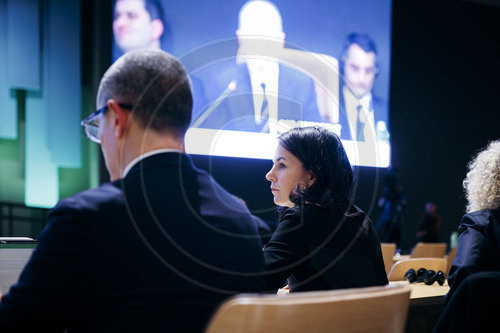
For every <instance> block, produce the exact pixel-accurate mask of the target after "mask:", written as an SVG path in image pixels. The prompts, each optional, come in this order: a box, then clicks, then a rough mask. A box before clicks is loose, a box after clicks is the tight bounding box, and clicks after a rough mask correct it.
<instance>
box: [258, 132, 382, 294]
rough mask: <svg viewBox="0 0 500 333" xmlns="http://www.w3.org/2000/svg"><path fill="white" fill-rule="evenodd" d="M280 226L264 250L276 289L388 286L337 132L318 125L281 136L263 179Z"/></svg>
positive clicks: (370, 225) (369, 223) (272, 283)
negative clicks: (268, 186) (355, 201)
mask: <svg viewBox="0 0 500 333" xmlns="http://www.w3.org/2000/svg"><path fill="white" fill-rule="evenodd" d="M266 178H267V180H269V181H270V182H271V191H272V193H273V196H274V203H275V204H277V205H278V206H280V207H279V209H278V212H279V224H278V227H277V228H276V231H275V232H274V234H273V236H272V238H271V240H270V241H269V243H268V244H267V246H266V247H265V249H264V257H265V261H266V267H267V271H268V275H267V277H268V283H269V287H270V288H271V289H273V290H274V289H278V288H281V287H283V286H284V285H285V284H286V280H287V279H288V285H289V288H290V290H291V291H306V290H324V289H340V288H356V287H367V286H377V285H384V284H387V283H388V281H387V276H386V273H385V268H384V262H383V259H382V253H381V250H380V242H379V240H378V237H377V233H376V231H375V228H374V226H373V224H372V222H371V221H370V219H369V218H368V217H367V216H366V215H365V214H364V213H363V212H362V211H361V210H360V209H359V208H357V207H356V206H354V205H353V204H352V202H351V201H352V200H351V192H352V186H353V175H352V170H351V165H350V163H349V160H348V158H347V155H346V153H345V151H344V148H343V146H342V143H341V141H340V139H339V138H338V136H337V135H335V134H334V133H332V132H330V131H328V130H326V129H323V128H319V127H305V128H294V129H292V130H290V131H289V132H287V133H284V134H282V135H281V136H280V137H279V144H278V148H277V149H276V155H275V158H274V165H273V167H272V169H271V170H270V171H269V172H268V173H267V175H266Z"/></svg>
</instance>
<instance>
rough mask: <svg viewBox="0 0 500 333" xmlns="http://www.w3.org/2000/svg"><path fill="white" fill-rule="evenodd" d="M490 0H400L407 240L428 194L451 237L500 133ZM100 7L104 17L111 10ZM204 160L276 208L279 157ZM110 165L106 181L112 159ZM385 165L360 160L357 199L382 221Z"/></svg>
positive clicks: (394, 85) (497, 14) (234, 187)
mask: <svg viewBox="0 0 500 333" xmlns="http://www.w3.org/2000/svg"><path fill="white" fill-rule="evenodd" d="M487 3H488V2H487V1H483V2H482V3H481V2H480V1H476V2H474V1H456V0H455V1H451V0H450V1H439V2H438V1H431V0H419V1H406V0H394V2H393V11H392V16H393V25H392V27H393V29H392V55H391V59H392V69H391V90H390V96H391V100H390V108H391V111H390V127H391V133H392V144H393V155H392V165H393V167H395V168H397V169H398V170H399V173H400V177H401V183H402V186H403V187H404V190H405V194H406V196H407V199H408V204H407V207H406V211H405V224H404V227H403V247H405V248H406V249H410V248H411V247H412V246H413V245H414V242H415V232H416V228H417V222H418V219H419V218H420V216H421V214H422V212H423V209H424V205H425V202H426V201H434V202H435V203H436V204H437V209H438V212H439V213H440V214H441V215H442V218H443V230H442V233H441V239H442V240H443V241H448V240H449V236H450V233H451V232H452V231H454V230H456V228H457V227H458V224H459V222H460V218H461V216H462V215H463V213H464V207H465V199H464V196H463V191H462V187H461V183H462V180H463V178H464V177H465V174H466V166H467V163H468V162H469V160H470V159H471V157H472V156H473V155H474V154H475V153H476V152H477V150H478V149H480V148H482V147H484V146H485V145H486V144H487V143H488V141H489V140H492V139H499V138H500V130H499V124H500V110H499V109H500V108H499V106H498V105H499V103H498V102H499V99H498V96H499V92H498V90H499V88H500V61H499V60H500V52H499V48H498V43H499V42H500V40H499V36H498V22H500V7H498V6H497V5H494V3H493V2H491V3H490V4H489V5H488V4H487ZM101 10H102V9H101ZM107 10H110V8H107ZM89 12H92V11H89ZM100 13H101V14H100V15H101V16H100V18H101V24H100V26H101V27H102V26H105V25H102V22H103V21H102V19H103V17H105V15H102V12H100ZM109 17H111V16H109ZM83 21H84V22H85V18H84V20H83ZM94 22H95V21H94ZM93 29H94V30H95V31H94V34H95V35H97V36H101V35H99V33H98V31H99V27H96V25H95V24H94V27H93ZM96 31H97V32H96ZM101 31H102V30H101ZM101 37H102V36H101ZM110 37H111V36H107V38H110ZM94 38H97V37H96V36H94ZM109 41H110V39H109ZM99 43H100V44H99ZM98 44H99V45H100V47H101V49H102V52H104V53H105V54H106V55H107V54H109V51H110V50H109V49H108V50H106V49H105V48H106V45H111V43H108V44H106V43H105V40H103V39H102V38H101V39H100V42H99V38H98ZM108 47H110V46H108ZM84 49H85V48H84ZM84 59H85V57H84ZM92 59H94V61H100V63H98V64H94V68H97V69H95V71H94V73H95V75H100V74H102V72H103V71H104V70H105V69H106V67H107V66H108V65H109V61H108V60H106V59H110V58H107V57H102V56H97V55H95V54H94V56H93V58H92ZM94 81H95V79H94ZM96 88H97V87H96V85H95V83H94V84H93V89H96ZM94 96H95V95H94ZM194 160H195V163H196V164H197V165H198V166H199V167H201V168H204V169H206V170H208V171H209V172H210V173H211V174H213V176H214V177H215V178H216V179H217V180H218V181H219V182H220V183H221V184H222V185H223V186H225V187H226V188H227V189H228V190H229V191H230V192H232V193H234V194H236V195H239V196H240V197H242V198H243V199H244V200H245V201H246V202H247V204H248V206H249V208H250V209H251V210H252V211H253V212H254V213H255V214H257V215H260V216H262V217H264V218H272V217H273V211H274V205H273V203H272V196H271V194H270V192H269V183H268V182H267V181H266V180H265V178H264V176H265V174H266V172H267V171H268V169H269V168H270V167H271V162H270V161H263V160H250V159H235V158H222V157H213V158H211V157H206V156H194ZM101 171H102V172H101V173H102V174H101V180H103V181H104V180H106V179H107V175H106V172H105V169H104V166H103V165H101ZM385 173H386V170H383V169H373V168H359V169H357V170H356V174H357V187H356V191H355V195H356V204H357V205H358V206H360V207H361V208H362V209H363V210H365V211H366V212H367V213H368V214H369V216H370V217H371V218H372V219H373V220H374V221H375V220H376V219H377V218H378V216H379V211H378V210H377V209H376V205H375V203H376V201H377V199H378V197H379V195H380V194H381V190H382V189H381V186H382V179H383V176H384V175H385Z"/></svg>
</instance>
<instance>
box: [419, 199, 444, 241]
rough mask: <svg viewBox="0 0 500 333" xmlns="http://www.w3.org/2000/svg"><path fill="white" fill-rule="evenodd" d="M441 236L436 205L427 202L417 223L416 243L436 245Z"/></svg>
mask: <svg viewBox="0 0 500 333" xmlns="http://www.w3.org/2000/svg"><path fill="white" fill-rule="evenodd" d="M440 234H441V215H439V214H438V213H437V211H436V204H434V203H432V202H427V203H426V204H425V212H424V214H423V215H422V217H421V218H420V221H419V222H418V228H417V242H424V243H437V242H439V235H440Z"/></svg>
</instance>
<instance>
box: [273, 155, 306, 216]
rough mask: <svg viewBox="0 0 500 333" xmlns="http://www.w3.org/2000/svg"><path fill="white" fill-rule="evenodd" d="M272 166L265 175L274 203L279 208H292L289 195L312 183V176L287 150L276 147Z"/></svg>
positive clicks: (292, 204)
mask: <svg viewBox="0 0 500 333" xmlns="http://www.w3.org/2000/svg"><path fill="white" fill-rule="evenodd" d="M273 162H274V164H273V167H272V168H271V170H269V172H268V173H267V175H266V179H267V180H269V181H270V182H271V191H272V193H273V196H274V203H275V204H277V205H279V206H287V207H293V206H295V204H294V203H292V202H291V201H290V193H291V192H292V191H293V190H294V189H295V188H297V184H299V187H300V188H301V189H304V188H305V187H306V186H311V185H312V184H313V183H314V176H313V174H312V172H311V171H310V170H306V169H304V167H303V166H302V162H301V161H300V160H299V159H298V158H297V157H295V156H294V155H293V154H292V153H290V152H289V151H288V150H286V149H285V148H283V147H282V146H281V145H278V148H277V149H276V154H275V156H274V161H273Z"/></svg>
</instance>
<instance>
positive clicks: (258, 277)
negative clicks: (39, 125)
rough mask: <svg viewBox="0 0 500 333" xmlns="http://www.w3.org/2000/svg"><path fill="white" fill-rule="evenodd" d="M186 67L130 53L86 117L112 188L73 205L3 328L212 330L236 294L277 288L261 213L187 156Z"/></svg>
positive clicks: (33, 261) (3, 311) (5, 303)
mask: <svg viewBox="0 0 500 333" xmlns="http://www.w3.org/2000/svg"><path fill="white" fill-rule="evenodd" d="M191 106H192V97H191V90H190V83H189V79H188V77H187V74H186V71H185V69H184V67H183V66H182V65H181V64H180V63H179V62H178V61H177V60H176V59H175V58H174V57H172V56H171V55H169V54H167V53H165V52H163V51H159V50H141V51H130V52H128V53H126V54H125V55H123V56H122V57H120V58H119V59H118V60H117V61H116V62H115V63H114V64H113V65H112V66H111V67H110V68H109V69H108V71H107V72H106V73H105V75H104V77H103V78H102V80H101V83H100V86H99V91H98V94H97V108H98V111H96V112H95V113H93V114H92V115H91V116H89V117H88V118H87V119H85V120H84V121H83V122H82V125H83V126H84V127H85V131H86V134H87V136H88V137H89V138H90V139H91V140H93V141H95V142H98V143H100V144H101V147H102V151H103V154H104V158H105V162H106V167H107V169H108V171H109V173H110V176H111V182H110V183H105V184H103V185H101V186H100V187H98V188H94V189H90V190H87V191H84V192H82V193H79V194H76V195H74V196H72V197H70V198H66V199H63V200H61V201H60V202H59V203H58V204H57V205H56V206H55V208H54V209H53V210H52V211H51V213H50V215H49V221H48V224H47V226H46V228H45V229H44V230H43V232H42V234H41V235H40V237H39V240H38V244H37V247H36V249H35V251H34V252H33V255H32V257H31V258H30V260H29V262H28V263H27V265H26V267H25V268H24V270H23V272H22V274H21V276H20V278H19V281H18V283H17V284H15V285H14V286H13V287H12V288H11V289H10V292H9V293H8V294H6V295H4V296H3V297H2V301H1V302H0V330H1V331H2V332H25V331H26V332H36V331H44V332H62V331H64V330H65V329H66V330H67V331H68V332H73V331H78V332H95V331H99V332H165V331H172V332H200V331H202V330H203V329H204V326H205V324H206V322H207V320H208V319H209V317H210V315H211V314H212V312H213V310H214V309H215V308H216V306H217V305H218V304H219V303H220V302H221V301H223V300H224V299H225V298H227V297H229V296H230V295H232V294H234V293H239V292H257V291H262V290H265V280H264V277H263V273H264V269H265V267H264V260H263V254H262V244H261V241H260V238H259V235H258V232H257V226H256V224H255V221H254V219H253V218H252V215H251V214H250V213H249V212H248V210H247V209H246V208H245V207H244V206H243V205H242V204H241V203H240V202H239V201H238V200H236V199H235V198H234V197H233V195H231V194H229V193H228V192H226V191H225V190H224V189H223V188H221V187H220V185H218V184H217V183H216V182H215V180H214V179H212V178H211V177H210V176H209V175H208V174H207V173H206V172H204V171H201V170H199V169H197V168H196V167H195V166H194V165H193V163H192V161H191V158H190V157H189V156H188V155H186V154H185V153H184V135H185V132H186V130H187V128H188V125H189V123H190V121H191Z"/></svg>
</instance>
